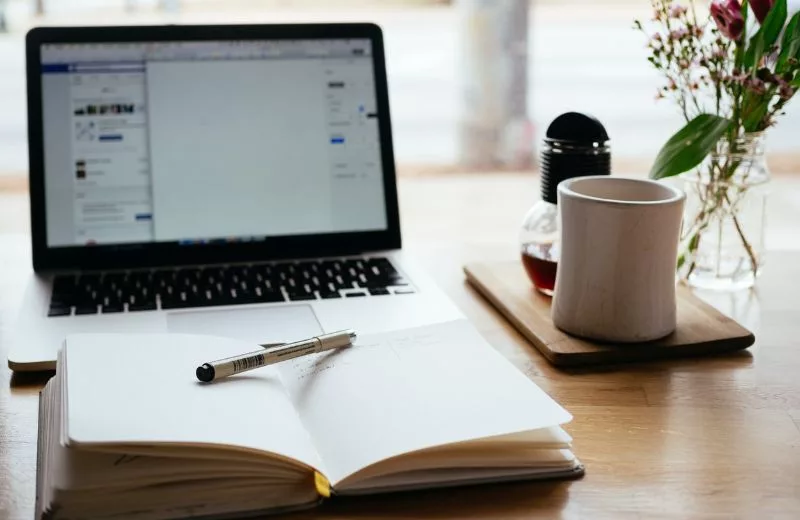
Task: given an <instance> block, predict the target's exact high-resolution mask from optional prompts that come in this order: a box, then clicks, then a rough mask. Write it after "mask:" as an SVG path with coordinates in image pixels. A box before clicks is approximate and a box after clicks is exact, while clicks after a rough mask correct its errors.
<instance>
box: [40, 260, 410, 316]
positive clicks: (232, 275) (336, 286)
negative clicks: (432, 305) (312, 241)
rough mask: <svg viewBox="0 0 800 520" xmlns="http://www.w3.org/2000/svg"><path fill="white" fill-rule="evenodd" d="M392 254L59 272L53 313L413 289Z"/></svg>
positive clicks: (354, 295) (382, 293)
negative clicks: (183, 266)
mask: <svg viewBox="0 0 800 520" xmlns="http://www.w3.org/2000/svg"><path fill="white" fill-rule="evenodd" d="M413 292H414V289H413V288H412V287H411V286H410V284H409V282H408V280H406V279H405V278H404V277H403V276H402V275H401V274H400V273H399V272H398V271H397V270H396V269H395V268H394V266H393V265H392V264H391V262H390V261H389V260H388V259H387V258H383V257H373V258H361V259H344V260H319V261H300V262H277V263H265V264H250V265H230V266H208V267H187V268H169V269H152V270H133V271H113V272H108V273H91V274H81V275H59V276H56V277H55V280H54V282H53V294H52V297H51V300H50V309H49V311H48V316H70V315H73V314H76V315H77V314H98V313H103V314H110V313H119V312H138V311H152V310H157V309H180V308H189V307H208V306H213V305H241V304H248V303H275V302H286V301H308V300H318V299H334V298H357V297H367V296H388V295H394V294H410V293H413Z"/></svg>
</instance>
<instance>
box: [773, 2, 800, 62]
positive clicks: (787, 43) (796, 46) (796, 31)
mask: <svg viewBox="0 0 800 520" xmlns="http://www.w3.org/2000/svg"><path fill="white" fill-rule="evenodd" d="M798 52H800V11H798V12H796V13H795V14H794V16H792V19H791V20H789V24H788V25H787V26H786V29H785V30H784V32H783V41H782V42H781V53H780V54H779V55H778V64H777V65H776V66H775V71H776V72H779V73H780V72H784V71H785V70H786V65H787V63H788V61H789V58H793V57H795V56H796V55H797V54H798Z"/></svg>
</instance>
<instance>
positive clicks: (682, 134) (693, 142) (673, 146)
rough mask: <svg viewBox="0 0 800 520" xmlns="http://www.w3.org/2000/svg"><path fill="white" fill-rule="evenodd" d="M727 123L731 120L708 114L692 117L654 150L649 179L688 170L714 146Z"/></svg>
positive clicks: (700, 160)
mask: <svg viewBox="0 0 800 520" xmlns="http://www.w3.org/2000/svg"><path fill="white" fill-rule="evenodd" d="M730 126H731V122H730V121H729V120H728V119H725V118H724V117H719V116H715V115H712V114H700V115H699V116H697V117H695V118H694V119H692V120H691V121H689V122H688V123H687V124H686V126H684V127H683V128H681V129H680V130H679V131H678V133H676V134H675V135H673V136H672V137H670V139H669V141H667V142H666V144H665V145H664V146H663V147H662V148H661V151H659V152H658V156H657V157H656V161H655V163H653V167H652V168H650V178H651V179H663V178H665V177H672V176H673V175H678V174H680V173H683V172H685V171H688V170H691V169H692V168H694V167H695V166H697V165H698V164H700V163H701V162H702V161H703V159H705V157H706V156H707V155H708V154H709V152H711V150H713V149H714V146H715V145H716V144H717V141H719V140H720V138H721V137H722V136H723V135H724V134H725V132H727V131H728V128H730Z"/></svg>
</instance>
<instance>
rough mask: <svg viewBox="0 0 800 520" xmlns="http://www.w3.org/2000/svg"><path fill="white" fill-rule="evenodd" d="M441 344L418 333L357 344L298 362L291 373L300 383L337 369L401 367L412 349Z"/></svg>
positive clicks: (296, 360)
mask: <svg viewBox="0 0 800 520" xmlns="http://www.w3.org/2000/svg"><path fill="white" fill-rule="evenodd" d="M441 340H442V338H439V337H437V336H436V335H434V334H431V333H417V334H403V335H397V336H395V337H390V338H387V339H385V340H384V341H383V342H377V341H375V342H365V343H356V344H355V345H353V346H352V347H348V348H345V349H340V350H334V351H331V352H323V353H321V354H316V355H314V356H306V357H300V358H295V359H294V360H293V362H292V371H293V372H294V374H295V377H296V378H297V379H298V380H303V379H306V378H309V377H313V376H316V375H318V374H321V373H323V372H325V371H326V370H332V369H335V368H337V367H345V366H347V367H358V366H364V367H369V366H371V365H373V364H374V363H379V362H386V361H390V362H395V363H401V362H403V353H404V352H408V350H409V349H425V348H431V347H434V346H436V345H438V344H440V343H441Z"/></svg>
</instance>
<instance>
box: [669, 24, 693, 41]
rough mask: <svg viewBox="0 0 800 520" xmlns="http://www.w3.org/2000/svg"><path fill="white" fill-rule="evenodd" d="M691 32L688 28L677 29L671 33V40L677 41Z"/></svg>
mask: <svg viewBox="0 0 800 520" xmlns="http://www.w3.org/2000/svg"><path fill="white" fill-rule="evenodd" d="M688 35H689V30H688V29H687V28H686V27H681V28H680V29H675V30H673V31H672V32H670V33H669V38H670V40H673V41H677V40H680V39H681V38H683V37H685V36H688Z"/></svg>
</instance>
